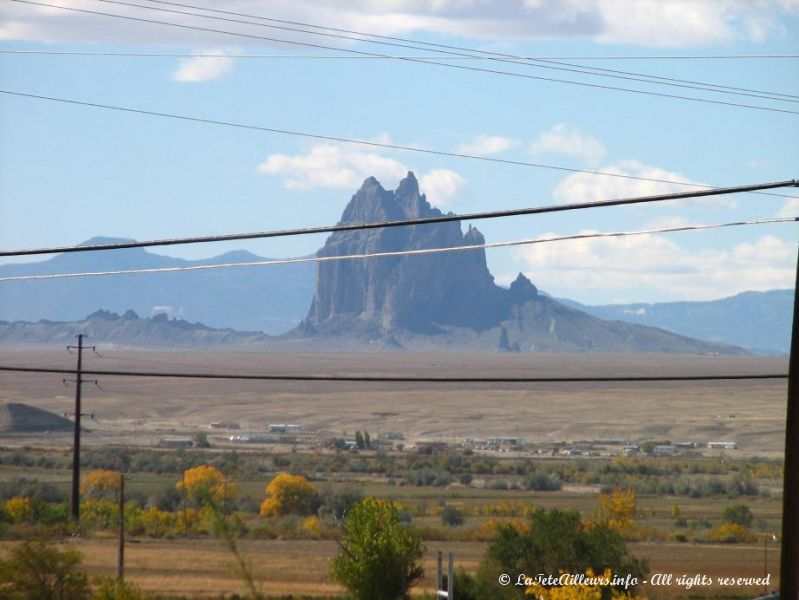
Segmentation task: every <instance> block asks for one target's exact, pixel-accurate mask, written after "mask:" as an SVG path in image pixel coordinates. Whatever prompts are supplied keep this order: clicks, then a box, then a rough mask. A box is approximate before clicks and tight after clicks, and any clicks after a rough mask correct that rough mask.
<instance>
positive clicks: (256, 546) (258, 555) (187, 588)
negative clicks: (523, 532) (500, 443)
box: [0, 539, 779, 599]
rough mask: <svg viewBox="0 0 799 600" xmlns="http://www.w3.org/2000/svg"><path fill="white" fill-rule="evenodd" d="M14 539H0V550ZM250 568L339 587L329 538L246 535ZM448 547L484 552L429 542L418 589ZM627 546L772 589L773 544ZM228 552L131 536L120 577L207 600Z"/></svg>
mask: <svg viewBox="0 0 799 600" xmlns="http://www.w3.org/2000/svg"><path fill="white" fill-rule="evenodd" d="M73 543H74V545H75V547H77V548H78V549H79V550H80V551H81V553H82V554H83V556H84V566H85V567H86V568H87V570H88V571H89V572H90V573H91V574H92V575H112V574H113V572H114V565H115V562H114V561H115V558H116V554H115V545H114V544H115V541H114V540H113V539H99V540H98V539H90V540H77V541H75V542H73ZM12 545H13V543H12V542H2V543H0V555H2V554H3V553H5V552H6V551H7V550H8V549H9V548H10V547H11V546H12ZM242 545H243V547H244V549H245V551H246V555H247V559H248V560H249V561H251V564H252V566H253V570H254V573H255V574H256V575H257V577H258V579H259V580H260V581H261V582H263V591H264V592H266V593H268V594H270V595H279V594H284V593H292V594H306V595H320V596H322V595H327V594H335V593H338V592H340V591H341V588H340V587H339V586H337V585H336V584H335V583H333V582H331V581H330V580H329V578H328V576H327V573H328V570H329V566H330V560H331V559H332V557H333V556H335V554H336V552H337V547H336V544H335V542H329V541H280V540H271V541H252V542H242ZM439 550H442V551H444V552H445V553H446V552H453V553H454V555H455V559H456V565H457V567H458V568H460V567H463V568H464V569H466V570H467V571H470V572H474V570H475V569H476V568H477V565H478V563H479V562H480V560H481V559H482V556H483V554H484V552H485V544H484V543H480V542H429V543H428V544H427V552H426V554H425V559H424V569H425V578H424V580H423V582H422V584H421V586H419V588H418V590H419V591H421V590H427V591H431V590H432V586H433V585H434V583H435V557H436V552H437V551H439ZM632 550H633V552H634V553H635V554H636V555H638V556H641V557H646V558H648V559H649V562H650V576H651V575H652V574H655V573H671V574H673V575H674V577H675V578H676V577H680V576H683V575H688V576H689V577H692V576H694V575H696V574H701V575H708V576H710V577H713V578H714V580H715V579H716V578H717V577H762V576H763V573H764V567H765V571H766V572H767V573H771V586H770V587H771V589H774V588H776V587H777V586H778V584H779V579H778V578H777V571H778V566H779V549H778V548H777V547H773V548H769V549H768V551H767V554H766V555H765V559H766V561H767V563H764V552H763V547H762V546H758V545H740V544H738V545H718V546H708V545H702V546H694V545H689V544H657V545H649V544H633V545H632ZM232 573H233V571H232V566H231V560H230V557H229V555H228V554H227V551H226V550H224V549H223V548H221V547H220V546H219V545H218V544H217V543H216V542H214V541H212V540H204V539H201V540H148V539H143V540H136V541H134V543H130V544H128V546H127V548H126V579H129V580H130V581H133V582H135V583H137V584H139V585H140V586H141V587H142V588H144V589H145V590H149V591H154V592H155V591H157V592H159V593H161V594H169V595H175V596H185V597H187V598H213V597H218V596H219V594H221V593H228V594H230V593H233V592H242V591H244V590H243V589H242V584H241V583H240V581H239V580H237V579H236V578H235V576H234V575H233V574H232ZM762 591H763V590H762V588H758V587H720V586H718V585H713V586H707V587H701V588H696V587H694V588H692V589H691V590H685V589H684V588H683V587H680V586H677V585H675V584H672V585H670V586H660V587H657V588H656V587H653V586H649V587H647V588H645V589H644V592H645V593H646V595H647V596H648V597H650V598H654V599H657V598H677V597H689V596H690V597H694V598H696V597H713V596H721V597H736V596H737V597H749V598H751V597H754V596H756V595H759V594H760V593H762Z"/></svg>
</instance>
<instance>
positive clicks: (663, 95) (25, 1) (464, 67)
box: [10, 0, 799, 115]
mask: <svg viewBox="0 0 799 600" xmlns="http://www.w3.org/2000/svg"><path fill="white" fill-rule="evenodd" d="M10 1H11V2H17V3H21V4H30V5H34V6H46V7H49V8H57V9H61V10H66V11H71V12H78V13H84V14H92V15H98V16H104V17H112V18H117V19H125V20H129V21H136V22H140V23H151V24H156V25H167V26H170V27H178V28H181V29H189V30H194V31H205V32H209V33H219V34H222V35H231V36H236V37H242V38H248V39H260V40H266V41H271V42H278V43H282V44H292V45H297V46H306V47H309V48H320V49H323V50H334V51H343V52H348V53H354V54H365V55H371V56H380V57H386V56H387V55H382V54H376V53H373V52H362V51H359V50H352V49H346V48H336V47H333V46H325V45H323V44H314V43H310V42H299V41H295V40H286V39H281V38H272V37H268V36H261V35H254V34H248V33H240V32H234V31H227V30H222V29H214V28H210V27H198V26H195V25H184V24H181V23H173V22H170V21H159V20H156V19H145V18H142V17H133V16H130V15H119V14H113V13H106V12H102V11H95V10H87V9H82V8H72V7H67V6H59V5H57V4H48V3H44V2H34V1H33V0H10ZM101 1H106V2H107V1H109V0H101ZM136 6H139V5H136ZM142 8H145V9H147V8H149V9H150V10H160V11H164V12H173V13H177V14H186V15H189V16H192V13H185V12H182V11H175V10H167V9H156V8H153V7H142ZM194 16H200V17H203V16H206V17H207V18H213V19H217V20H222V21H230V22H241V21H237V20H235V19H223V18H221V17H208V16H207V15H194ZM241 23H243V24H247V25H259V24H258V23H248V22H246V21H245V22H241ZM306 33H307V32H306ZM400 60H404V61H408V62H418V63H419V64H428V65H437V66H443V67H448V68H452V69H462V70H468V71H478V72H482V73H491V74H495V75H506V76H510V77H521V78H524V79H535V80H538V81H549V82H554V83H565V84H569V85H578V86H582V87H589V88H593V89H605V90H614V91H622V92H629V93H633V94H642V95H647V96H658V97H661V98H672V99H678V100H688V101H692V102H702V103H706V104H719V105H724V106H733V107H736V108H748V109H753V110H763V111H768V112H777V113H783V114H795V115H799V111H793V110H787V109H783V108H773V107H766V106H759V105H754V104H742V103H736V102H727V101H723V100H712V99H710V98H696V97H693V96H681V95H678V94H666V93H663V92H653V91H647V90H638V89H633V88H624V87H617V86H610V85H604V84H598V83H588V82H584V81H572V80H567V79H557V78H553V77H543V76H539V75H530V74H527V73H515V72H510V71H500V70H497V69H488V68H483V67H474V66H468V65H453V64H448V63H444V62H438V61H428V60H425V61H416V60H415V59H412V58H402V59H400Z"/></svg>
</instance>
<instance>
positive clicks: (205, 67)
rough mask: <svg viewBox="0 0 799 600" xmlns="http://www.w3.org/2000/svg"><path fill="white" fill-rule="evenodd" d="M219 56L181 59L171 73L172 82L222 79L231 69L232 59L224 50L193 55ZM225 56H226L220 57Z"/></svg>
mask: <svg viewBox="0 0 799 600" xmlns="http://www.w3.org/2000/svg"><path fill="white" fill-rule="evenodd" d="M198 53H202V54H219V55H220V56H195V57H193V58H181V59H180V66H179V67H178V68H177V70H176V71H175V72H174V73H172V79H173V80H174V81H182V82H192V83H194V82H199V81H213V80H215V79H222V78H223V77H225V76H226V75H227V74H228V73H230V71H231V70H232V69H233V59H232V58H230V56H229V55H230V52H229V51H226V50H206V51H204V52H195V53H194V54H198ZM221 55H226V56H221Z"/></svg>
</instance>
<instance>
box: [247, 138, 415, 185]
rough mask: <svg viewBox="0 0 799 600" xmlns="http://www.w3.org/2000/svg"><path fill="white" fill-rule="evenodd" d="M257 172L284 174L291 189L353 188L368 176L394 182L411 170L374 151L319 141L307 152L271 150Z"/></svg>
mask: <svg viewBox="0 0 799 600" xmlns="http://www.w3.org/2000/svg"><path fill="white" fill-rule="evenodd" d="M258 172H259V173H263V174H266V175H280V176H283V177H284V181H283V185H284V186H285V187H287V188H289V189H300V190H309V189H314V188H330V189H339V190H348V189H352V190H354V189H355V188H357V187H358V186H359V185H360V184H361V182H362V181H363V180H364V179H365V178H367V177H369V176H374V177H376V178H377V179H378V180H380V181H381V182H383V183H384V184H385V185H387V186H391V185H392V184H393V183H395V182H396V181H398V180H399V179H400V178H402V177H403V176H404V175H405V174H406V173H407V172H408V168H407V167H406V166H405V165H403V164H402V163H401V162H399V161H398V160H395V159H393V158H387V157H385V156H382V155H380V154H376V153H374V152H360V151H354V150H349V149H346V150H345V149H343V148H340V147H338V146H334V145H332V144H319V145H316V146H313V147H312V148H311V149H310V150H308V152H306V153H305V154H297V155H294V156H289V155H286V154H272V155H270V156H269V157H268V158H267V159H266V160H265V161H264V162H262V163H261V164H260V165H258Z"/></svg>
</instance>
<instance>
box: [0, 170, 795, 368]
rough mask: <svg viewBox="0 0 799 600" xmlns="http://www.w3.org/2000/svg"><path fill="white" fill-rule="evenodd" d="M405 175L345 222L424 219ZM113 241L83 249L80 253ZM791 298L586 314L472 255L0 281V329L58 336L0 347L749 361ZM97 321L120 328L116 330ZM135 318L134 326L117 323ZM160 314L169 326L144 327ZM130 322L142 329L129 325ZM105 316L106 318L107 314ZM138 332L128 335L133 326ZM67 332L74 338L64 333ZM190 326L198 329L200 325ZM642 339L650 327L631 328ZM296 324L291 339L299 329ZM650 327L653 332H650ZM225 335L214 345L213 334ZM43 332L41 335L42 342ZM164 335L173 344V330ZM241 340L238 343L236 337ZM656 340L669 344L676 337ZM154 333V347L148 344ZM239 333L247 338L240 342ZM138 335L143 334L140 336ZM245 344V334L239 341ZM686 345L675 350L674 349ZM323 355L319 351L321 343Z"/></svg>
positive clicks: (352, 237)
mask: <svg viewBox="0 0 799 600" xmlns="http://www.w3.org/2000/svg"><path fill="white" fill-rule="evenodd" d="M435 214H439V212H438V211H437V210H436V209H434V208H432V207H430V205H429V204H428V203H427V201H426V198H425V197H424V195H423V194H421V193H420V191H419V189H418V184H417V182H416V179H415V177H413V175H412V174H409V176H408V177H407V178H406V179H404V180H403V181H402V182H401V183H400V185H399V186H398V188H397V190H395V191H389V190H385V189H383V188H382V186H380V184H379V182H377V180H375V179H373V178H369V179H367V180H366V181H365V182H364V185H363V186H362V188H361V189H360V190H359V191H358V192H357V193H356V194H355V195H354V196H353V197H352V199H351V200H350V202H349V204H348V205H347V208H346V209H345V211H344V213H343V215H342V222H367V221H370V220H372V221H373V220H383V219H406V218H413V217H416V216H434V215H435ZM108 241H118V240H112V239H109V238H94V239H92V240H89V241H87V242H86V244H95V243H103V242H108ZM482 241H483V236H482V235H481V234H480V232H479V231H478V230H476V229H473V228H470V229H469V230H467V231H466V232H465V233H463V232H462V231H461V228H460V225H459V224H458V223H454V222H453V223H444V224H438V225H427V226H417V227H407V228H394V229H385V230H369V231H355V232H345V233H336V234H334V235H332V236H330V237H329V238H328V240H327V243H326V244H325V246H324V247H323V248H322V249H321V250H320V252H319V253H320V255H333V254H349V253H356V252H374V251H386V250H395V249H402V248H423V247H439V246H455V245H463V244H475V243H481V242H482ZM259 259H261V260H263V259H262V257H258V256H256V255H254V254H251V253H249V252H244V251H236V252H229V253H226V254H223V255H221V256H218V257H214V258H211V259H206V260H200V261H187V260H182V259H177V258H172V257H168V256H162V255H159V254H155V253H153V252H150V251H147V250H144V249H128V250H116V251H107V252H91V253H74V254H62V255H57V256H55V257H53V258H50V259H48V260H44V261H40V262H34V263H27V264H7V265H0V276H10V275H18V274H45V273H62V272H76V271H106V270H118V269H125V268H134V267H139V268H152V267H171V266H191V265H202V264H213V263H227V262H243V261H252V260H259ZM792 303H793V292H792V290H774V291H770V292H745V293H742V294H738V295H736V296H733V297H731V298H725V299H722V300H716V301H711V302H668V303H656V304H629V305H606V306H589V305H583V304H580V303H577V302H574V301H571V300H567V299H557V300H556V299H553V298H550V297H549V296H547V295H546V294H543V293H542V294H539V293H538V290H537V289H536V287H535V285H534V284H533V283H532V282H530V281H529V280H528V279H527V278H526V277H524V276H521V275H520V277H519V278H518V279H517V280H516V282H514V284H513V285H512V286H511V288H510V289H506V288H502V287H500V286H497V285H495V284H494V282H493V276H492V275H491V273H490V272H489V271H488V268H487V266H486V262H485V254H484V252H483V251H469V252H456V253H447V254H439V255H430V256H417V257H393V258H382V259H373V260H368V261H340V262H333V263H323V264H321V265H320V269H319V273H318V278H317V271H316V265H314V264H312V263H305V264H291V265H280V266H273V267H266V268H260V267H251V268H232V269H221V270H210V271H200V272H188V273H156V274H145V275H122V276H113V277H97V278H82V279H66V280H49V281H29V282H0V320H3V321H7V322H13V321H27V322H36V321H38V320H40V319H48V320H50V321H54V322H61V325H63V326H65V327H66V329H65V330H63V331H60V332H59V331H57V330H55V329H53V327H55V326H56V325H57V324H56V323H50V324H45V325H47V327H43V326H39V327H38V328H36V327H31V326H23V324H21V323H19V324H16V325H15V326H14V327H11V326H10V325H9V324H4V326H3V328H2V330H3V331H4V332H5V333H4V334H3V335H2V336H0V337H2V338H3V339H5V340H6V341H11V340H17V341H18V340H20V339H22V338H26V339H28V340H29V341H34V339H35V338H39V337H41V338H48V339H50V340H56V339H60V336H62V335H65V334H66V332H67V331H68V332H69V335H72V334H73V333H72V332H73V330H74V329H75V327H77V326H78V325H79V324H81V323H82V324H83V325H82V326H83V327H86V326H88V325H87V323H89V322H92V323H95V325H94V326H95V328H97V332H98V333H99V332H100V331H103V332H105V333H104V334H103V335H107V336H110V338H112V339H115V340H116V341H120V342H123V341H124V340H125V337H126V336H127V337H128V338H129V340H128V341H129V342H130V343H145V341H146V338H147V336H148V335H154V336H155V338H157V339H158V340H159V341H158V342H155V343H165V344H166V343H176V344H188V345H202V344H203V343H208V344H218V343H267V341H268V340H270V339H271V338H270V337H269V336H264V335H260V334H259V333H258V332H265V333H268V334H271V335H276V334H285V333H286V332H287V331H289V330H291V331H290V333H288V334H287V335H284V336H281V340H284V341H288V340H291V341H292V344H296V343H300V342H302V341H303V340H305V341H307V342H308V343H310V344H318V343H319V342H320V341H321V340H327V341H328V342H329V341H330V340H331V339H338V338H349V339H350V340H359V341H366V342H368V343H370V344H372V345H373V346H374V345H377V346H383V347H411V348H431V349H432V348H435V347H447V346H449V347H453V348H464V349H467V348H472V349H484V350H489V349H500V350H516V349H518V350H553V351H666V352H716V351H719V348H718V347H714V346H712V345H710V346H697V345H696V342H695V340H691V339H688V338H698V339H702V340H709V341H712V342H718V343H722V344H733V345H737V346H741V347H743V348H746V349H747V350H749V351H754V352H759V353H786V352H787V350H788V345H789V337H790V330H791V315H792ZM98 309H104V310H105V311H111V312H115V313H119V314H120V315H123V316H122V317H118V320H117V319H115V318H112V315H111V314H110V313H108V312H102V311H101V312H99V313H97V314H96V315H93V316H92V318H91V319H87V318H86V315H88V314H90V313H92V312H94V311H97V310H98ZM130 309H132V310H134V311H135V312H136V313H138V314H137V315H132V314H131V313H128V314H127V315H125V313H126V311H128V310H130ZM159 313H165V314H167V315H169V316H170V317H177V320H175V319H170V320H167V319H164V318H163V317H160V318H159V319H155V320H154V322H153V324H150V325H147V326H145V325H144V324H146V323H150V322H151V320H150V319H148V317H150V316H153V315H157V314H159ZM138 315H141V317H142V318H139V317H138ZM114 316H115V317H116V315H114ZM134 316H135V317H136V318H135V321H136V322H140V323H139V325H136V324H135V323H134V318H133V317H134ZM68 322H72V325H68ZM191 322H195V323H196V322H200V323H202V324H203V325H202V326H198V325H196V324H192V323H191ZM630 323H632V324H635V325H638V326H648V328H643V327H636V326H632V325H629V324H630ZM298 324H299V327H296V326H297V325H298ZM652 327H656V328H660V329H652ZM220 329H222V330H224V331H223V332H222V333H219V332H216V333H214V331H215V330H220ZM45 330H47V332H45ZM173 330H174V331H173ZM233 330H239V331H233ZM662 330H668V331H670V332H674V333H677V334H680V335H678V336H674V335H671V334H667V333H666V332H664V331H662ZM156 331H157V332H158V335H155V334H156ZM242 331H243V332H244V333H242ZM148 332H149V333H148ZM247 332H254V333H247ZM683 336H685V337H683ZM325 345H328V344H325Z"/></svg>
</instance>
